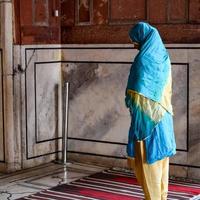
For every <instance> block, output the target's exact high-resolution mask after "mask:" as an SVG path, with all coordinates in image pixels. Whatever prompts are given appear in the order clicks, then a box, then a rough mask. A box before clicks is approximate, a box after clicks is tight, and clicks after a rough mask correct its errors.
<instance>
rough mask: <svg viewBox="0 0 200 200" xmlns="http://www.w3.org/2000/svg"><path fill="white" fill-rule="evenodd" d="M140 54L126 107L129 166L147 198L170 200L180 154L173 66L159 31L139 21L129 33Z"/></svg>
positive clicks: (135, 65)
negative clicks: (172, 167)
mask: <svg viewBox="0 0 200 200" xmlns="http://www.w3.org/2000/svg"><path fill="white" fill-rule="evenodd" d="M129 37H130V39H131V41H132V42H133V43H134V44H135V47H136V48H138V49H139V53H138V54H137V56H136V57H135V60H134V62H133V64H132V66H131V69H130V74H129V78H128V83H127V88H126V98H125V102H126V106H127V107H128V108H129V110H130V114H131V125H130V130H129V136H128V145H127V153H128V163H129V165H130V166H131V167H133V169H134V171H135V174H136V177H137V180H138V182H139V184H140V185H141V186H142V188H143V191H144V194H145V199H148V200H161V199H162V200H164V199H167V192H168V174H169V157H170V156H173V155H175V153H176V143H175V138H174V130H173V119H172V115H173V111H172V105H171V95H172V91H171V87H172V78H171V64H170V59H169V55H168V52H167V50H166V48H165V46H164V44H163V42H162V40H161V38H160V35H159V33H158V31H157V29H156V28H154V27H152V26H150V25H149V24H148V23H144V22H139V23H137V24H136V25H135V26H134V27H133V28H132V29H131V30H130V32H129Z"/></svg>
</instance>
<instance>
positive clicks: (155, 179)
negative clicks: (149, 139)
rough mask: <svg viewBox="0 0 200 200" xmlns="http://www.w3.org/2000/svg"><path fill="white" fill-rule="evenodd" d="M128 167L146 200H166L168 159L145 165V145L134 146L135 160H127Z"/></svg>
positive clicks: (140, 142) (142, 143)
mask: <svg viewBox="0 0 200 200" xmlns="http://www.w3.org/2000/svg"><path fill="white" fill-rule="evenodd" d="M128 165H129V167H130V168H132V169H133V170H134V172H135V175H136V178H137V180H138V182H139V184H140V185H141V186H142V189H143V191H144V195H145V199H146V200H166V199H167V192H168V175H169V158H165V159H163V160H159V161H156V162H155V163H153V164H147V163H146V154H145V144H144V142H143V141H139V142H136V144H135V158H134V159H133V158H128Z"/></svg>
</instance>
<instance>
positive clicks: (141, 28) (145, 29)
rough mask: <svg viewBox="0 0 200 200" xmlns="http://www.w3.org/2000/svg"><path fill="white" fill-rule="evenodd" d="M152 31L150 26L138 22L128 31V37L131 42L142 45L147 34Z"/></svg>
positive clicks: (153, 29)
mask: <svg viewBox="0 0 200 200" xmlns="http://www.w3.org/2000/svg"><path fill="white" fill-rule="evenodd" d="M152 31H156V29H155V28H153V27H152V26H150V25H149V24H148V23H145V22H139V23H137V24H136V25H135V26H133V27H132V28H131V29H130V31H129V37H130V39H131V40H132V42H136V43H138V44H139V45H142V44H144V43H145V41H146V39H147V38H148V36H149V34H150V33H152Z"/></svg>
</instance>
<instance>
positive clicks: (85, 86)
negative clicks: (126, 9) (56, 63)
mask: <svg viewBox="0 0 200 200" xmlns="http://www.w3.org/2000/svg"><path fill="white" fill-rule="evenodd" d="M63 68H65V73H68V76H69V77H70V84H71V86H70V91H71V96H72V97H73V98H72V99H71V101H70V110H69V136H71V137H81V138H85V139H86V138H87V139H94V140H106V141H111V142H126V141H127V138H126V136H127V132H128V128H129V123H130V119H129V113H128V110H127V109H126V108H125V104H124V91H125V87H126V80H127V76H128V71H129V68H130V65H124V64H97V63H95V64H82V63H80V64H77V65H75V64H67V65H64V66H63ZM85 68H86V69H89V68H90V69H91V70H90V72H89V71H88V72H86V73H81V71H84V69H85ZM74 70H76V72H74ZM77 74H80V76H78V75H77ZM91 74H93V75H92V76H91ZM84 75H85V77H84ZM83 77H84V79H83ZM81 79H83V80H81ZM78 81H80V83H79V84H78V83H77V82H78ZM75 84H76V85H78V86H76V87H75V86H74V85H75Z"/></svg>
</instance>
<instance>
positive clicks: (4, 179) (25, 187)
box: [0, 162, 105, 200]
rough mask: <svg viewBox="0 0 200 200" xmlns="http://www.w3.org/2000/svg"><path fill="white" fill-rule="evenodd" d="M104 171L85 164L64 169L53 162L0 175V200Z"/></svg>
mask: <svg viewBox="0 0 200 200" xmlns="http://www.w3.org/2000/svg"><path fill="white" fill-rule="evenodd" d="M103 169H105V168H104V167H101V166H93V165H89V164H83V163H69V164H67V166H66V167H64V166H63V165H61V164H57V163H53V162H52V163H48V164H45V165H41V166H38V167H35V168H31V169H26V170H22V171H18V172H15V173H10V174H0V200H14V199H18V198H20V197H23V196H27V195H30V194H33V193H36V192H39V191H41V190H44V189H48V188H51V187H53V186H56V185H58V184H62V183H69V182H71V181H74V180H77V179H80V178H82V177H85V176H89V175H91V174H93V173H96V172H99V171H102V170H103Z"/></svg>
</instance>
